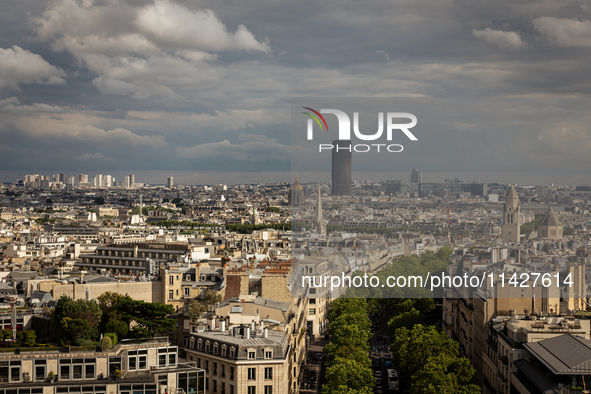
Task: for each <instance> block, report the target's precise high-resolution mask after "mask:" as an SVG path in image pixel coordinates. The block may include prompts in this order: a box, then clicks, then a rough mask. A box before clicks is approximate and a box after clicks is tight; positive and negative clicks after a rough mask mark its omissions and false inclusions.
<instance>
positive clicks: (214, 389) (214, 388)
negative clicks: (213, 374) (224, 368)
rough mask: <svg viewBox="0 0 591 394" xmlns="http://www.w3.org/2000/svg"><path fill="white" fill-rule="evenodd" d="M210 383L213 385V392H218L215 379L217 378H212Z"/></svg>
mask: <svg viewBox="0 0 591 394" xmlns="http://www.w3.org/2000/svg"><path fill="white" fill-rule="evenodd" d="M211 385H212V387H213V392H214V393H217V392H218V381H217V380H215V379H213V380H212V381H211Z"/></svg>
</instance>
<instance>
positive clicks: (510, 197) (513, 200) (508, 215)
mask: <svg viewBox="0 0 591 394" xmlns="http://www.w3.org/2000/svg"><path fill="white" fill-rule="evenodd" d="M519 216H520V209H519V196H518V195H517V191H516V190H515V187H514V186H513V185H511V186H510V187H509V191H507V194H506V195H505V205H503V225H502V227H501V231H502V239H503V242H505V243H508V242H520V237H519V234H520V223H519Z"/></svg>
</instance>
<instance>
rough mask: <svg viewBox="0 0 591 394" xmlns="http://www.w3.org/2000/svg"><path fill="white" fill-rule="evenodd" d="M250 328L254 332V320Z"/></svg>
mask: <svg viewBox="0 0 591 394" xmlns="http://www.w3.org/2000/svg"><path fill="white" fill-rule="evenodd" d="M250 329H251V330H252V331H253V332H254V320H253V321H252V323H250Z"/></svg>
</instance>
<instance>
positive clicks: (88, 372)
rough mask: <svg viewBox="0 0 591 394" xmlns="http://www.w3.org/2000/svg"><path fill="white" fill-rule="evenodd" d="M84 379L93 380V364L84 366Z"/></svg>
mask: <svg viewBox="0 0 591 394" xmlns="http://www.w3.org/2000/svg"><path fill="white" fill-rule="evenodd" d="M84 368H85V370H84V378H85V379H94V378H95V375H96V370H95V365H94V364H86V365H85V366H84Z"/></svg>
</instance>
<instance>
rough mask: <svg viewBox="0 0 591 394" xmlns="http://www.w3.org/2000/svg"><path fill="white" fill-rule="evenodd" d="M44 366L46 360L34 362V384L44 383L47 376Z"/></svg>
mask: <svg viewBox="0 0 591 394" xmlns="http://www.w3.org/2000/svg"><path fill="white" fill-rule="evenodd" d="M46 364H47V360H35V376H34V377H33V379H34V380H35V381H36V382H43V381H45V377H46V376H47V369H46Z"/></svg>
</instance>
